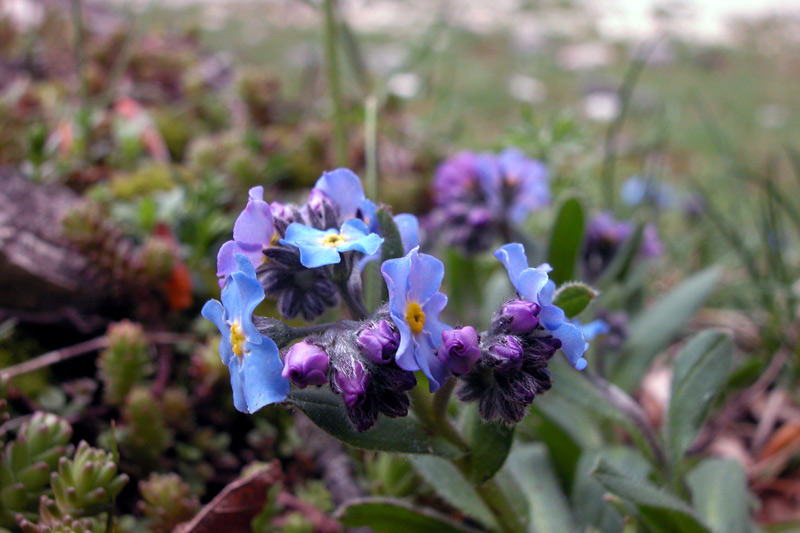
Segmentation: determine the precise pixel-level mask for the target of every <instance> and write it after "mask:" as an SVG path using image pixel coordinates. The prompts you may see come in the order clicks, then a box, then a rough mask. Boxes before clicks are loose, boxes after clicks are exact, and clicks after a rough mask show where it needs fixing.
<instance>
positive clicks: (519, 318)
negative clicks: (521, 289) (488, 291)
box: [500, 300, 541, 334]
mask: <svg viewBox="0 0 800 533" xmlns="http://www.w3.org/2000/svg"><path fill="white" fill-rule="evenodd" d="M539 311H541V308H540V307H539V304H537V303H535V302H526V301H524V300H511V301H509V302H506V303H505V304H503V307H502V308H501V309H500V314H501V315H503V316H504V317H507V318H509V319H510V320H509V322H508V326H507V329H508V331H509V332H510V333H514V334H521V333H530V332H531V331H533V329H534V328H535V327H536V326H537V325H538V324H539V319H538V318H537V315H538V314H539Z"/></svg>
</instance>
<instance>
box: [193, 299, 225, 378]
mask: <svg viewBox="0 0 800 533" xmlns="http://www.w3.org/2000/svg"><path fill="white" fill-rule="evenodd" d="M200 314H201V315H203V317H204V318H206V319H207V320H210V321H211V322H213V323H214V325H215V326H217V329H219V332H220V334H221V339H220V341H219V357H220V359H222V363H223V364H226V365H227V364H228V362H229V361H230V359H231V356H232V355H233V347H232V346H231V330H230V326H229V325H228V323H227V322H226V321H225V308H224V307H223V306H222V304H221V303H219V301H218V300H209V301H207V302H206V304H205V305H204V306H203V310H202V311H200Z"/></svg>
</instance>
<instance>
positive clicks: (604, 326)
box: [573, 318, 611, 341]
mask: <svg viewBox="0 0 800 533" xmlns="http://www.w3.org/2000/svg"><path fill="white" fill-rule="evenodd" d="M573 323H574V324H575V325H576V326H578V327H579V328H580V329H581V331H582V332H583V338H584V339H586V340H587V341H590V340H592V339H594V338H595V337H597V336H598V335H605V334H606V333H608V332H609V331H611V326H609V325H608V323H607V322H606V321H605V320H602V319H600V318H598V319H596V320H593V321H591V322H589V323H588V324H581V323H580V322H579V321H578V320H574V321H573Z"/></svg>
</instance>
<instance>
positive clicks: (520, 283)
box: [494, 243, 587, 370]
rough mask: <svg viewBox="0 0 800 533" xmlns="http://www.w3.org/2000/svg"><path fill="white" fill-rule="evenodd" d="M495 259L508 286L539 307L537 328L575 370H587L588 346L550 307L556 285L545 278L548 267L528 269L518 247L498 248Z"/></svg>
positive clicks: (561, 313) (559, 312) (557, 310)
mask: <svg viewBox="0 0 800 533" xmlns="http://www.w3.org/2000/svg"><path fill="white" fill-rule="evenodd" d="M494 255H495V257H497V259H499V260H500V262H501V263H503V266H505V267H506V270H508V277H509V278H510V279H511V284H512V285H514V288H515V289H517V293H518V294H519V295H520V297H522V298H523V299H525V300H527V301H529V302H534V303H537V304H539V306H540V307H541V311H539V316H538V318H539V324H541V325H542V326H544V328H545V329H546V330H547V331H549V332H550V333H551V334H552V335H553V337H555V338H556V339H558V340H560V341H561V351H562V352H564V354H565V355H566V356H567V359H568V360H569V362H570V364H571V365H572V366H573V367H575V368H576V369H577V370H583V369H584V368H586V359H584V358H583V354H584V352H586V347H587V346H586V341H585V339H584V337H583V332H582V331H581V330H580V328H579V327H578V326H576V325H575V324H572V323H570V322H569V321H568V320H567V318H566V316H565V315H564V311H563V310H562V309H561V308H560V307H558V306H556V305H553V294H554V293H555V289H556V284H555V283H554V282H553V281H551V280H550V279H549V276H548V273H549V272H550V271H551V270H552V268H551V267H550V265H548V264H547V263H544V264H542V265H539V266H538V267H536V268H531V267H529V266H528V258H527V256H526V255H525V248H524V247H523V246H522V245H521V244H519V243H511V244H506V245H505V246H501V247H500V248H499V249H498V250H497V251H495V253H494Z"/></svg>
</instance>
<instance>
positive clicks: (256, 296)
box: [202, 254, 289, 413]
mask: <svg viewBox="0 0 800 533" xmlns="http://www.w3.org/2000/svg"><path fill="white" fill-rule="evenodd" d="M235 260H236V263H237V266H238V270H236V271H234V272H232V273H231V275H230V277H229V278H228V280H227V282H226V283H225V286H224V287H223V289H222V303H220V302H219V301H217V300H209V301H208V302H206V305H204V306H203V311H202V315H203V316H204V317H205V318H207V319H208V320H210V321H211V322H213V323H214V325H216V326H217V328H219V331H220V333H222V340H221V342H220V345H219V354H220V356H221V357H222V362H223V363H225V364H226V365H228V369H229V370H230V373H231V387H232V388H233V405H234V406H236V409H238V410H239V411H242V412H244V413H254V412H256V411H258V410H259V409H261V408H262V407H264V406H265V405H267V404H271V403H275V402H281V401H283V400H285V399H286V395H287V394H288V393H289V380H287V379H284V378H282V377H281V372H282V371H283V363H282V362H281V358H280V355H279V354H278V346H277V345H276V344H275V342H273V340H272V339H270V338H269V337H265V336H263V335H262V334H261V333H260V332H259V331H258V329H257V328H256V326H255V325H254V324H253V311H254V310H255V308H256V307H257V306H258V304H260V303H261V302H262V301H263V300H264V289H263V288H262V287H261V284H260V283H259V282H258V280H257V279H256V272H255V268H253V265H252V263H251V262H250V260H249V259H248V258H247V257H246V256H244V255H242V254H236V256H235Z"/></svg>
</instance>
